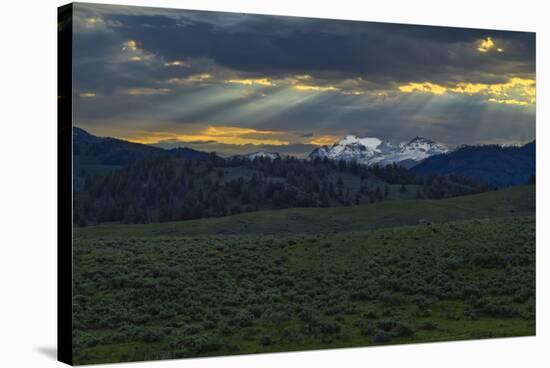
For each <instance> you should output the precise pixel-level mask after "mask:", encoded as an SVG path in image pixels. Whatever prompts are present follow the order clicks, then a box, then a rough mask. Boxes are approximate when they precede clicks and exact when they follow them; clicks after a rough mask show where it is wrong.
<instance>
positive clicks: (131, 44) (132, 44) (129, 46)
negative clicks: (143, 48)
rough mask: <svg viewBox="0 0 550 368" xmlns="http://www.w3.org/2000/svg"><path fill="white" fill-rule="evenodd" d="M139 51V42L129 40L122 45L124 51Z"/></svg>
mask: <svg viewBox="0 0 550 368" xmlns="http://www.w3.org/2000/svg"><path fill="white" fill-rule="evenodd" d="M137 49H138V47H137V42H136V41H134V40H129V41H126V42H124V43H123V44H122V51H137Z"/></svg>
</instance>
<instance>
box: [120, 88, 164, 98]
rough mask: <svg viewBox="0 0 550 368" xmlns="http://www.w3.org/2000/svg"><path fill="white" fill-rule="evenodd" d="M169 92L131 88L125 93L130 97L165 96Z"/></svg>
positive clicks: (156, 89)
mask: <svg viewBox="0 0 550 368" xmlns="http://www.w3.org/2000/svg"><path fill="white" fill-rule="evenodd" d="M168 92H170V89H168V88H130V89H127V90H126V91H124V93H125V94H127V95H130V96H153V95H163V94H166V93H168Z"/></svg>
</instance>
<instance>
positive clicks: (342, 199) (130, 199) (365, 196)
mask: <svg viewBox="0 0 550 368" xmlns="http://www.w3.org/2000/svg"><path fill="white" fill-rule="evenodd" d="M228 173H231V175H228ZM235 173H237V175H235ZM229 176H230V177H229ZM388 185H399V186H400V187H399V192H400V193H405V192H407V190H408V189H407V185H415V186H416V187H417V188H419V189H418V190H417V193H416V197H417V198H419V199H421V198H422V199H424V198H428V199H439V198H446V197H452V196H457V195H464V194H472V193H477V192H481V191H486V190H489V189H491V188H490V187H488V186H486V185H482V184H479V183H476V182H473V181H471V180H468V179H466V178H461V177H455V176H450V177H442V176H428V177H421V176H418V175H416V174H414V173H412V172H411V171H409V170H407V169H405V168H403V167H400V166H398V165H388V166H384V167H381V166H372V167H365V166H362V165H359V164H357V163H355V162H345V161H331V160H327V159H324V160H322V159H315V160H312V161H304V160H299V159H296V158H292V157H288V158H284V159H276V160H271V159H265V158H258V159H255V160H248V159H246V158H234V159H230V160H224V159H221V158H219V157H217V156H216V155H214V154H212V155H210V156H208V157H206V158H204V159H200V160H185V159H181V158H178V157H159V158H155V159H151V160H144V161H140V162H137V163H134V164H130V165H128V166H126V167H124V168H121V169H118V170H114V171H111V172H109V173H107V174H103V175H99V174H96V175H88V176H86V178H85V179H84V185H83V188H82V190H80V191H79V192H78V193H77V195H76V201H75V205H76V211H75V223H77V224H79V225H81V226H85V225H87V224H95V223H101V222H123V223H149V222H164V221H177V220H189V219H198V218H205V217H219V216H226V215H230V214H239V213H242V212H250V211H257V210H260V209H282V208H292V207H333V206H351V205H358V204H366V203H373V202H378V201H383V200H386V199H390V195H389V189H388Z"/></svg>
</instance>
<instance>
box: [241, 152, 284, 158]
mask: <svg viewBox="0 0 550 368" xmlns="http://www.w3.org/2000/svg"><path fill="white" fill-rule="evenodd" d="M238 157H242V158H246V159H248V160H255V159H257V158H268V159H270V160H275V159H278V158H281V154H280V153H278V152H265V151H258V152H252V153H247V154H245V155H239V156H238Z"/></svg>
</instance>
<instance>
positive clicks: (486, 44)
mask: <svg viewBox="0 0 550 368" xmlns="http://www.w3.org/2000/svg"><path fill="white" fill-rule="evenodd" d="M491 50H496V51H497V52H504V49H502V48H500V47H497V45H496V44H495V41H493V39H492V38H491V37H487V38H486V39H484V40H480V41H479V42H478V44H477V51H479V52H482V53H486V52H488V51H491Z"/></svg>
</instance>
